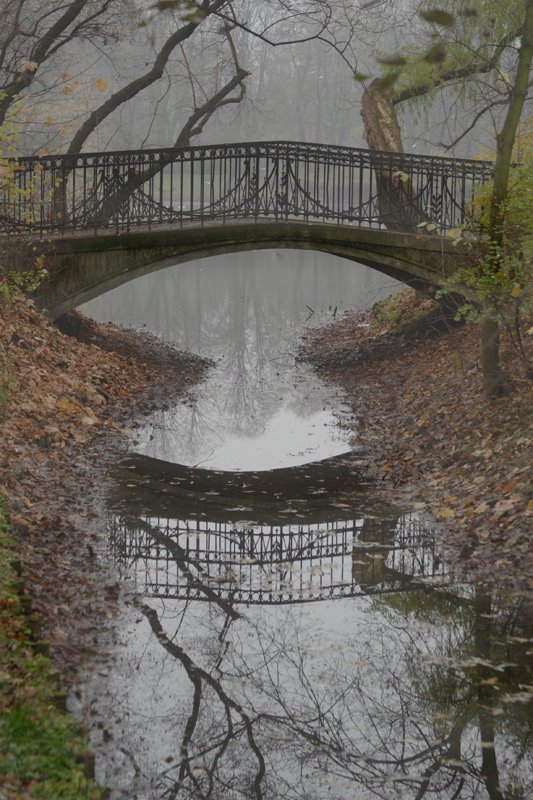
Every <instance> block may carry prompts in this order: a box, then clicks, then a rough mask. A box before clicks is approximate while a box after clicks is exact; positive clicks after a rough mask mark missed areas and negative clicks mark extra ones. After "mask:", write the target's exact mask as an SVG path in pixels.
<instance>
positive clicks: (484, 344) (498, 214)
mask: <svg viewBox="0 0 533 800" xmlns="http://www.w3.org/2000/svg"><path fill="white" fill-rule="evenodd" d="M524 12H525V16H524V24H523V26H522V32H521V40H520V52H519V55H518V64H517V67H516V76H515V81H514V84H513V87H512V90H511V98H510V101H509V107H508V109H507V114H506V116H505V122H504V124H503V127H502V129H501V131H500V132H499V133H498V136H497V148H496V161H495V164H494V191H493V196H492V203H491V209H490V220H489V239H490V245H491V251H492V252H493V253H495V254H496V258H495V259H494V261H493V263H491V265H490V266H489V267H487V269H491V270H493V271H494V272H497V271H498V269H499V267H500V264H501V258H502V251H503V245H504V223H505V201H506V199H507V194H508V189H509V173H510V170H511V164H512V159H513V146H514V142H515V138H516V131H517V129H518V125H519V124H520V119H521V117H522V111H523V108H524V103H525V101H526V98H527V95H528V90H529V76H530V72H531V63H532V61H533V0H524ZM481 363H482V366H483V386H484V393H485V397H486V398H487V399H488V400H490V399H493V398H496V397H499V396H501V394H502V390H503V379H504V376H503V373H502V371H501V368H500V348H499V332H498V322H497V320H496V319H489V320H486V321H485V322H484V323H483V327H482V331H481Z"/></svg>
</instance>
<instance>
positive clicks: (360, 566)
mask: <svg viewBox="0 0 533 800" xmlns="http://www.w3.org/2000/svg"><path fill="white" fill-rule="evenodd" d="M108 547H109V552H110V555H111V556H112V558H113V559H114V561H115V562H116V563H117V564H118V565H119V566H120V567H121V568H122V569H123V571H124V573H126V574H127V576H128V577H129V578H130V579H132V580H133V581H134V583H135V586H136V589H137V591H139V592H141V593H143V594H144V595H146V596H148V597H158V598H176V599H196V600H213V597H214V596H216V597H217V598H220V599H221V600H224V601H229V602H231V603H261V604H263V603H264V604H278V605H280V604H285V603H295V602H300V603H302V602H310V601H317V600H322V599H327V598H337V597H350V596H355V595H366V594H385V593H389V592H395V591H399V590H405V589H409V588H420V582H423V581H424V580H430V581H435V580H439V581H441V580H444V578H445V572H444V568H443V566H442V562H441V558H440V555H439V554H438V553H437V551H436V545H435V542H434V540H433V537H432V535H431V532H430V531H429V530H428V529H427V527H425V526H424V525H423V523H422V522H421V521H420V519H419V518H418V517H417V516H416V515H410V514H406V515H402V516H397V515H395V516H392V515H391V516H388V517H385V518H381V519H378V518H374V517H364V516H355V515H354V517H353V518H350V519H344V520H332V521H328V522H321V523H316V524H315V523H312V522H311V523H302V524H299V523H286V524H279V525H275V524H272V525H269V524H254V523H252V522H247V521H241V522H237V523H224V522H207V521H203V520H198V519H182V520H180V519H171V518H160V517H150V516H135V517H128V516H123V515H118V514H113V513H110V514H109V517H108Z"/></svg>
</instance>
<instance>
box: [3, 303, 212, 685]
mask: <svg viewBox="0 0 533 800" xmlns="http://www.w3.org/2000/svg"><path fill="white" fill-rule="evenodd" d="M0 316H1V326H0V377H1V385H0V400H1V401H2V402H1V403H0V413H1V415H2V417H1V420H0V426H1V436H2V446H1V450H0V494H3V495H4V496H5V497H6V498H7V500H8V503H9V510H10V517H11V523H12V526H13V528H14V531H15V533H16V535H17V539H18V542H19V546H20V555H21V560H22V564H23V570H24V576H25V579H26V583H27V586H28V589H29V591H30V593H31V596H32V601H33V608H34V610H35V612H36V613H37V614H38V616H39V618H40V622H41V626H42V630H43V633H44V636H45V637H46V638H47V639H48V640H49V641H50V642H51V644H52V646H53V649H54V654H55V658H56V661H57V663H59V664H61V667H62V669H64V670H66V671H67V673H68V671H69V670H70V669H71V668H72V669H75V668H76V667H77V666H79V665H80V664H83V663H84V660H86V659H87V657H90V656H91V653H92V651H93V650H94V651H95V652H96V651H97V650H99V649H101V647H102V639H101V629H102V627H103V621H105V619H106V618H108V617H109V616H112V615H113V613H114V612H115V610H116V603H117V596H118V586H117V585H116V583H115V582H114V578H113V577H112V574H111V573H109V574H108V573H106V572H105V570H104V568H103V567H102V565H101V564H100V562H99V561H98V560H97V559H96V557H95V553H96V546H97V541H98V535H97V530H96V529H95V525H96V524H97V523H98V524H100V523H101V519H102V516H101V515H102V511H103V498H104V492H105V481H106V466H107V465H108V464H109V462H110V458H115V459H116V458H117V456H118V455H119V454H120V453H121V452H124V451H125V450H126V447H127V443H128V442H129V441H131V435H132V430H131V427H130V426H132V425H133V426H134V425H136V424H138V423H135V422H133V420H134V419H139V418H140V417H142V415H144V414H148V413H149V412H150V411H151V410H153V409H155V408H161V407H164V406H165V405H166V404H168V403H169V402H171V401H174V400H176V398H178V397H180V396H183V395H184V394H186V392H187V389H188V387H190V386H191V385H192V384H193V383H194V382H196V381H198V380H200V379H201V378H202V376H203V375H204V374H205V371H206V368H207V366H208V364H207V362H206V361H203V360H202V359H200V358H198V357H195V356H191V355H188V354H184V353H180V352H178V351H176V350H175V349H174V348H172V347H170V346H166V345H163V344H162V343H161V342H160V341H159V340H157V339H155V338H152V337H151V336H149V335H146V334H142V333H137V332H135V331H124V330H121V329H119V328H115V327H114V326H111V325H96V324H95V323H92V322H89V321H88V320H83V319H81V318H78V317H76V316H75V315H74V316H72V317H71V318H70V320H69V322H68V327H69V329H70V330H72V329H73V328H74V329H75V333H76V335H77V336H78V337H79V338H80V340H81V341H78V340H77V339H73V338H71V337H70V336H66V335H64V334H63V333H61V332H60V331H59V330H58V329H57V327H55V326H54V325H52V324H51V323H50V322H49V321H48V320H46V319H45V318H44V317H43V316H42V315H41V314H40V313H39V312H38V311H37V309H36V308H35V307H34V305H33V304H32V303H31V301H27V300H20V301H19V302H17V303H16V304H15V305H14V306H12V307H11V308H9V309H7V310H6V309H4V310H2V311H1V312H0ZM67 677H68V675H67Z"/></svg>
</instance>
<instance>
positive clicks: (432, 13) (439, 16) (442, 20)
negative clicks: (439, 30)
mask: <svg viewBox="0 0 533 800" xmlns="http://www.w3.org/2000/svg"><path fill="white" fill-rule="evenodd" d="M420 16H421V17H422V19H425V20H426V22H432V23H433V24H435V25H442V26H444V27H445V28H451V26H452V25H453V23H454V18H453V15H452V14H449V13H448V12H447V11H443V10H442V9H441V8H432V9H430V10H429V11H421V12H420Z"/></svg>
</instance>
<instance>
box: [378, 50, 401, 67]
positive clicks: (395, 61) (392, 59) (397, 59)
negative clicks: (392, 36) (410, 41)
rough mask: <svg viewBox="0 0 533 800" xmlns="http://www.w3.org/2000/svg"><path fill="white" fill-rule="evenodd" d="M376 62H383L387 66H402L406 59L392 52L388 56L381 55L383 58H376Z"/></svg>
mask: <svg viewBox="0 0 533 800" xmlns="http://www.w3.org/2000/svg"><path fill="white" fill-rule="evenodd" d="M377 61H378V63H380V64H385V65H386V66H388V67H404V66H405V65H406V64H407V60H406V59H405V58H404V57H403V56H401V55H399V53H393V54H392V55H390V56H383V58H378V59H377Z"/></svg>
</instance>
